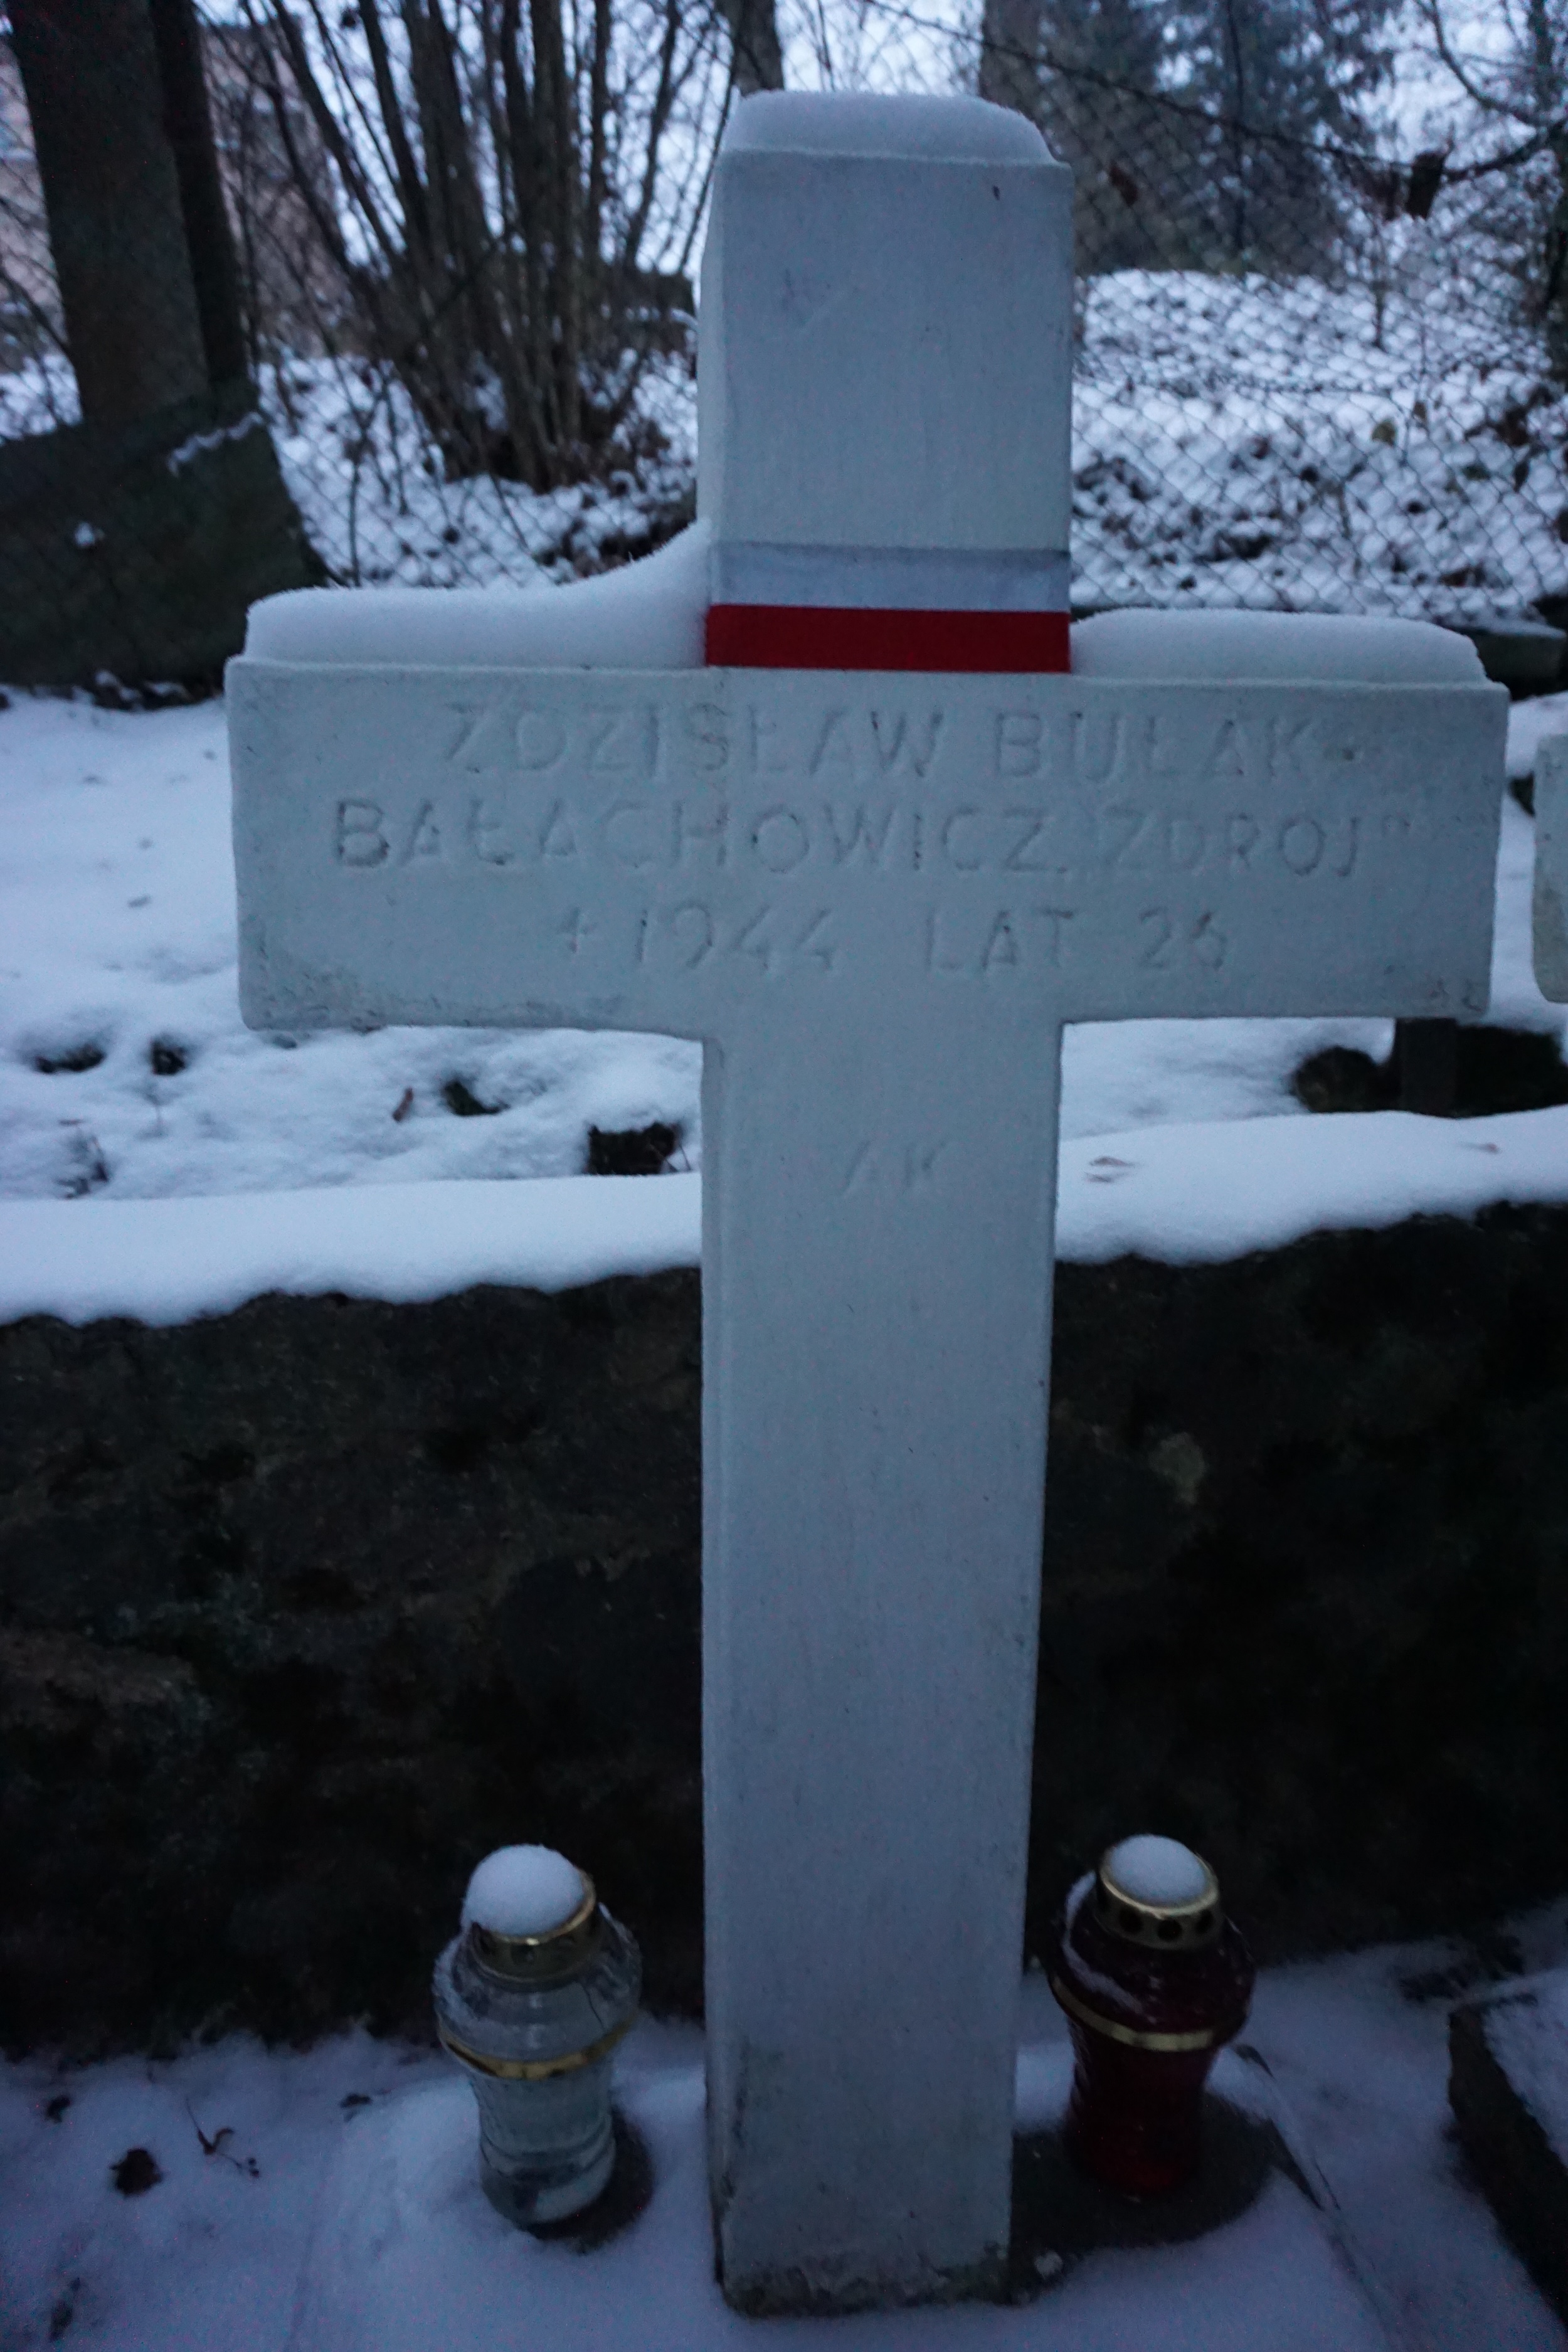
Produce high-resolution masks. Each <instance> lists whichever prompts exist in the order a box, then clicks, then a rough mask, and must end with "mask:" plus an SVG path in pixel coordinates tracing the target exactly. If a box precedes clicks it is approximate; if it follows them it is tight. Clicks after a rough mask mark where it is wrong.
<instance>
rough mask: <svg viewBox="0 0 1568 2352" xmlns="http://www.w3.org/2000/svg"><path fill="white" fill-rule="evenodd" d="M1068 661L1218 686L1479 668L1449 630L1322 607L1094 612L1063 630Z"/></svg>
mask: <svg viewBox="0 0 1568 2352" xmlns="http://www.w3.org/2000/svg"><path fill="white" fill-rule="evenodd" d="M1072 667H1073V675H1074V676H1075V677H1116V678H1140V679H1160V678H1164V679H1184V680H1185V681H1186V682H1187V683H1189V684H1193V683H1196V682H1198V681H1200V680H1209V679H1212V680H1213V681H1214V682H1215V684H1222V685H1230V684H1234V683H1236V682H1237V681H1238V680H1241V679H1245V680H1246V681H1247V684H1248V685H1254V684H1261V683H1263V682H1265V681H1267V682H1268V683H1269V684H1271V685H1272V684H1276V683H1279V682H1282V681H1285V680H1296V679H1301V678H1332V679H1335V680H1337V681H1342V682H1344V683H1347V684H1352V683H1358V684H1359V683H1364V684H1367V685H1374V686H1434V685H1449V686H1473V685H1475V684H1476V682H1477V681H1478V680H1479V679H1481V678H1484V677H1485V675H1486V673H1485V671H1484V670H1483V668H1482V667H1481V660H1480V656H1479V654H1478V653H1477V651H1476V649H1475V647H1474V646H1473V645H1472V644H1471V643H1470V641H1469V639H1468V637H1461V636H1459V635H1457V634H1456V633H1455V632H1454V631H1453V630H1452V629H1439V628H1436V627H1435V626H1434V625H1432V624H1431V623H1430V622H1427V621H1394V620H1350V619H1342V618H1341V617H1340V616H1339V615H1338V614H1326V613H1167V612H1154V611H1149V612H1121V613H1101V614H1097V616H1096V617H1095V618H1094V619H1093V620H1089V621H1080V622H1079V625H1078V626H1077V627H1076V628H1075V629H1074V630H1073V632H1072Z"/></svg>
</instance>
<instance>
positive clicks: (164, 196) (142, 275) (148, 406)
mask: <svg viewBox="0 0 1568 2352" xmlns="http://www.w3.org/2000/svg"><path fill="white" fill-rule="evenodd" d="M10 18H11V36H12V41H13V45H14V47H15V49H16V63H17V67H18V68H19V69H20V72H21V76H22V86H23V89H25V91H26V99H27V109H28V112H29V113H30V115H31V117H32V125H33V142H34V148H35V152H36V153H37V161H38V174H39V177H40V179H41V181H42V183H43V190H44V205H45V208H46V210H47V215H48V223H49V242H50V245H51V246H52V247H53V250H54V257H55V269H56V273H57V275H58V279H59V289H60V305H61V308H62V310H63V311H64V314H65V324H66V342H67V347H68V350H69V352H70V357H71V364H72V366H73V367H74V368H75V370H76V378H77V387H78V390H79V394H80V398H81V413H82V417H83V420H84V422H85V423H87V424H88V425H102V426H106V427H110V428H112V427H114V426H117V425H125V424H129V423H131V422H132V421H133V420H134V419H135V418H137V417H140V416H145V415H148V414H149V413H150V412H151V411H153V409H156V408H161V407H163V406H165V405H167V404H169V403H171V402H174V401H180V400H185V399H189V398H190V397H191V396H192V395H193V394H198V393H205V391H206V389H207V384H208V375H207V358H206V352H205V346H204V341H203V336H202V320H201V310H200V305H199V303H198V300H197V296H196V288H195V273H194V272H193V270H192V268H191V257H190V249H189V246H188V243H187V239H186V231H185V218H184V207H183V205H182V204H181V200H180V177H179V172H178V170H177V167H176V164H175V160H174V148H173V147H172V145H171V143H170V141H169V137H168V134H167V132H166V131H165V129H164V113H163V87H162V81H161V78H160V74H159V69H158V51H157V46H156V44H155V42H154V39H153V24H152V17H151V14H150V11H149V7H148V0H11V7H10Z"/></svg>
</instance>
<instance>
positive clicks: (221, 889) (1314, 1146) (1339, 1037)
mask: <svg viewBox="0 0 1568 2352" xmlns="http://www.w3.org/2000/svg"><path fill="white" fill-rule="evenodd" d="M541 593H552V592H550V591H548V590H545V591H542V592H541ZM1543 709H1545V706H1544V705H1542V704H1528V703H1527V704H1522V705H1520V706H1519V707H1518V709H1516V711H1515V713H1514V728H1515V733H1516V737H1517V738H1518V740H1519V743H1520V744H1521V746H1523V745H1524V743H1525V740H1526V738H1527V737H1528V736H1530V735H1531V734H1532V733H1533V732H1536V731H1538V730H1539V728H1540V725H1541V723H1542V721H1541V719H1540V718H1539V716H1538V714H1540V713H1541V712H1542V710H1543ZM1557 715H1558V717H1559V719H1562V718H1563V717H1565V716H1568V698H1564V703H1563V705H1561V706H1560V707H1559V710H1558V713H1557ZM1519 756H1520V760H1521V761H1522V760H1523V759H1524V758H1525V756H1526V754H1525V751H1524V750H1523V749H1521V751H1520V755H1519ZM228 798H229V795H228V775H227V751H226V738H225V732H224V712H223V709H222V706H221V705H219V704H216V703H211V704H205V705H202V706H199V707H196V708H195V709H174V710H164V711H155V712H123V711H117V710H103V709H98V708H97V707H96V706H95V705H94V704H93V703H92V702H90V701H89V700H88V699H86V698H78V699H76V700H60V699H55V698H47V697H42V696H20V697H18V698H16V700H15V701H14V703H13V705H12V707H11V708H10V709H7V710H5V711H4V712H0V1313H5V1314H13V1315H14V1314H18V1313H24V1312H27V1311H33V1310H43V1309H49V1310H52V1311H55V1312H58V1313H66V1314H71V1315H76V1316H81V1315H87V1314H91V1313H95V1312H98V1313H104V1312H122V1313H123V1312H130V1313H141V1314H145V1315H147V1316H149V1318H151V1319H154V1320H162V1319H165V1318H167V1317H169V1316H171V1315H175V1316H178V1315H184V1314H191V1313H198V1312H202V1311H211V1310H213V1309H216V1308H219V1307H225V1306H228V1305H233V1304H236V1303H237V1301H238V1299H240V1298H241V1297H247V1296H251V1295H254V1293H255V1291H256V1290H258V1289H262V1288H268V1287H283V1288H299V1289H306V1290H308V1289H312V1288H317V1289H320V1288H326V1287H333V1286H342V1287H345V1288H351V1289H354V1290H361V1291H370V1292H373V1293H375V1292H379V1293H380V1294H381V1295H384V1296H388V1297H429V1296H433V1295H436V1294H437V1293H438V1292H439V1291H441V1290H443V1289H449V1288H453V1287H458V1286H462V1284H464V1283H466V1282H474V1281H479V1280H484V1279H495V1280H508V1279H510V1280H517V1281H537V1282H541V1283H547V1284H551V1285H554V1284H556V1283H559V1282H562V1281H572V1280H584V1279H589V1278H592V1277H593V1276H595V1275H597V1274H601V1273H607V1272H611V1271H614V1270H616V1269H617V1268H624V1269H625V1270H628V1271H629V1270H633V1269H637V1268H641V1269H646V1268H648V1267H651V1266H653V1265H668V1264H682V1263H684V1264H691V1263H695V1262H696V1257H697V1255H698V1205H697V1199H696V1192H697V1185H696V1181H695V1176H694V1173H692V1174H688V1175H684V1176H683V1175H682V1174H681V1173H679V1172H677V1173H676V1174H674V1175H673V1176H672V1177H669V1178H666V1179H664V1180H661V1181H660V1183H659V1185H658V1187H656V1188H655V1189H656V1191H657V1192H658V1194H659V1198H658V1201H657V1202H655V1201H654V1200H652V1199H650V1198H648V1197H647V1186H646V1184H644V1183H643V1182H641V1181H633V1180H630V1179H626V1180H614V1179H604V1178H598V1179H589V1178H585V1177H583V1176H582V1175H581V1174H580V1171H582V1169H583V1168H584V1159H585V1152H586V1145H587V1133H588V1129H589V1128H590V1126H594V1127H598V1128H600V1129H612V1130H615V1129H637V1128H642V1127H647V1126H649V1125H651V1124H654V1123H656V1122H658V1123H663V1124H665V1125H667V1126H668V1127H670V1128H672V1129H677V1130H678V1131H679V1144H678V1147H677V1150H676V1152H675V1156H674V1163H673V1164H674V1168H675V1170H676V1171H696V1170H697V1169H698V1168H699V1167H700V1155H701V1137H700V1104H699V1087H700V1051H699V1049H698V1048H697V1047H696V1046H694V1045H689V1044H685V1043H682V1042H680V1041H679V1040H675V1039H668V1038H657V1037H640V1036H625V1035H616V1034H584V1033H581V1032H575V1031H554V1032H545V1033H538V1034H516V1033H509V1032H492V1031H484V1030H469V1029H401V1028H389V1029H383V1030H379V1031H377V1032H375V1033H374V1034H370V1035H366V1036H361V1035H350V1034H328V1035H315V1036H301V1037H299V1038H294V1037H291V1036H282V1037H279V1036H260V1035H257V1034H253V1033H252V1032H250V1031H249V1030H247V1029H246V1028H245V1027H244V1025H243V1024H242V1023H241V1021H240V1018H239V1009H238V1002H237V993H236V982H235V911H234V876H233V865H232V858H231V854H230V848H229V835H228V821H229V818H228ZM1532 855H1533V850H1532V828H1531V824H1530V821H1529V819H1528V818H1527V817H1526V816H1525V815H1524V814H1522V812H1521V810H1520V809H1519V808H1518V807H1517V806H1516V805H1515V804H1514V803H1513V802H1512V801H1511V800H1510V801H1509V802H1508V803H1506V805H1505V808H1504V812H1503V833H1502V847H1501V856H1500V866H1499V877H1498V939H1497V950H1496V955H1495V960H1494V974H1493V1003H1492V1011H1491V1014H1490V1016H1489V1017H1490V1018H1491V1019H1492V1020H1493V1021H1497V1022H1503V1023H1508V1024H1513V1025H1518V1026H1525V1027H1535V1028H1542V1029H1549V1028H1557V1029H1561V1027H1562V1026H1563V1021H1564V1017H1565V1016H1564V1013H1563V1008H1561V1007H1556V1006H1551V1005H1548V1004H1546V1003H1544V1002H1543V1000H1542V997H1541V996H1540V994H1539V992H1538V991H1537V990H1536V987H1535V983H1534V980H1533V978H1532V976H1531V968H1530V941H1529V895H1530V876H1531V859H1532ZM1389 1035H1390V1024H1388V1023H1386V1022H1380V1021H1346V1020H1333V1021H1173V1022H1127V1023H1120V1024H1085V1025H1082V1026H1079V1027H1077V1028H1074V1029H1072V1030H1070V1031H1069V1032H1068V1039H1067V1045H1066V1053H1065V1090H1064V1100H1063V1129H1062V1131H1063V1137H1064V1144H1063V1157H1062V1179H1061V1227H1062V1235H1061V1240H1062V1249H1063V1252H1064V1254H1065V1255H1072V1256H1080V1257H1101V1256H1108V1255H1114V1254H1115V1253H1116V1251H1117V1250H1119V1249H1124V1248H1139V1249H1143V1250H1146V1251H1150V1252H1152V1253H1153V1254H1155V1255H1162V1254H1163V1255H1169V1256H1173V1257H1181V1256H1225V1255H1233V1254H1235V1253H1236V1252H1237V1251H1239V1250H1243V1249H1247V1248H1251V1247H1260V1246H1265V1245H1268V1244H1271V1243H1277V1242H1280V1241H1284V1240H1288V1239H1289V1238H1290V1237H1291V1236H1292V1235H1293V1234H1296V1233H1300V1232H1303V1231H1306V1230H1309V1229H1310V1227H1312V1226H1313V1225H1315V1224H1331V1223H1344V1224H1354V1223H1387V1222H1389V1221H1390V1220H1391V1219H1393V1218H1394V1217H1396V1216H1399V1215H1401V1214H1405V1213H1408V1212H1409V1211H1410V1210H1411V1209H1413V1208H1416V1207H1422V1206H1426V1207H1430V1208H1449V1209H1454V1210H1458V1211H1460V1212H1463V1211H1465V1210H1467V1209H1470V1208H1473V1207H1475V1206H1478V1205H1479V1204H1480V1203H1481V1202H1485V1201H1487V1200H1489V1199H1507V1198H1516V1199H1541V1198H1563V1197H1568V1110H1564V1111H1540V1112H1531V1113H1523V1114H1516V1115H1514V1116H1512V1117H1510V1118H1497V1119H1490V1120H1485V1121H1465V1122H1462V1123H1456V1122H1449V1121H1437V1120H1429V1119H1416V1118H1408V1117H1406V1116H1405V1115H1403V1114H1400V1113H1396V1112H1387V1113H1380V1114H1375V1115H1371V1116H1367V1117H1364V1118H1311V1117H1310V1116H1309V1115H1308V1114H1307V1113H1305V1112H1303V1111H1302V1110H1301V1109H1300V1106H1299V1105H1298V1103H1297V1102H1296V1100H1295V1097H1293V1095H1292V1094H1291V1093H1290V1091H1289V1082H1290V1077H1291V1074H1292V1072H1293V1071H1294V1070H1295V1069H1296V1068H1297V1067H1298V1066H1299V1065H1300V1062H1301V1061H1302V1060H1303V1059H1304V1058H1305V1057H1306V1056H1307V1055H1309V1054H1311V1053H1314V1052H1316V1051H1317V1050H1318V1049H1319V1048H1320V1047H1321V1046H1323V1045H1329V1044H1333V1043H1342V1044H1347V1045H1359V1046H1362V1047H1363V1048H1364V1049H1365V1050H1367V1051H1369V1052H1372V1053H1373V1054H1378V1055H1381V1054H1383V1053H1384V1052H1385V1051H1386V1050H1387V1046H1388V1042H1389ZM519 1177H539V1178H552V1179H568V1180H572V1181H567V1182H564V1183H551V1184H546V1185H542V1186H537V1187H535V1186H530V1187H526V1188H523V1189H522V1190H521V1191H519V1190H518V1189H517V1188H516V1187H515V1186H514V1185H513V1184H512V1182H511V1181H510V1180H512V1179H515V1178H519ZM371 1188H374V1199H373V1198H370V1197H367V1192H369V1191H370V1189H371ZM280 1196H287V1197H286V1198H284V1197H280ZM226 1202H227V1203H228V1204H229V1205H228V1207H227V1208H226V1207H225V1206H224V1204H225V1203H226ZM176 1203H188V1204H189V1206H188V1208H187V1207H179V1206H176ZM138 1204H140V1206H138ZM110 1211H113V1212H114V1213H112V1214H110Z"/></svg>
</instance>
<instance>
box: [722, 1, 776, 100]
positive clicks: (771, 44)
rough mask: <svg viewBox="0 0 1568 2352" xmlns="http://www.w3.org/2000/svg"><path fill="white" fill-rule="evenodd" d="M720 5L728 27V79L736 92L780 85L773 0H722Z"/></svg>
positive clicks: (749, 93)
mask: <svg viewBox="0 0 1568 2352" xmlns="http://www.w3.org/2000/svg"><path fill="white" fill-rule="evenodd" d="M721 5H722V7H723V11H724V21H725V23H726V24H727V25H728V26H729V27H730V79H731V81H732V82H733V83H734V86H735V93H736V96H737V97H739V98H752V97H754V96H755V95H756V93H757V91H758V90H760V89H783V88H784V52H783V50H782V49H781V48H780V47H779V28H778V19H777V17H776V16H775V15H774V13H773V0H721Z"/></svg>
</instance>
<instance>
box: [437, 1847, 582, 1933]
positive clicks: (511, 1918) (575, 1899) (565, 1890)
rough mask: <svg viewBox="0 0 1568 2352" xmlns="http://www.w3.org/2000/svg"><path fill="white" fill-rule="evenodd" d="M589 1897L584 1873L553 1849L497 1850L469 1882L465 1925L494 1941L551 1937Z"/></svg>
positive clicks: (521, 1848) (514, 1848) (487, 1857)
mask: <svg viewBox="0 0 1568 2352" xmlns="http://www.w3.org/2000/svg"><path fill="white" fill-rule="evenodd" d="M586 1892H587V1885H586V1882H585V1881H584V1876H583V1874H582V1872H581V1871H580V1870H579V1869H577V1867H576V1866H575V1864H573V1863H570V1862H568V1861H567V1859H566V1857H565V1855H564V1854H563V1853H555V1852H554V1851H553V1850H552V1848H551V1847H550V1846H547V1845H503V1846H498V1847H497V1848H496V1851H495V1852H494V1853H487V1854H486V1856H485V1858H484V1860H483V1862H481V1863H480V1864H479V1868H478V1869H477V1870H476V1871H475V1873H474V1874H473V1876H472V1877H471V1878H470V1879H469V1881H468V1893H467V1894H466V1895H464V1897H463V1925H464V1927H483V1928H484V1929H485V1930H486V1931H487V1933H489V1935H492V1936H548V1935H549V1933H550V1932H551V1930H552V1928H553V1927H563V1926H564V1925H565V1923H566V1921H567V1920H568V1919H570V1917H571V1916H572V1914H573V1913H574V1911H575V1910H576V1908H577V1906H578V1905H579V1904H580V1903H581V1902H582V1900H583V1897H584V1895H585V1894H586Z"/></svg>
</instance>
